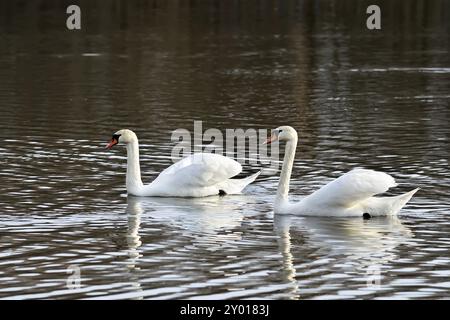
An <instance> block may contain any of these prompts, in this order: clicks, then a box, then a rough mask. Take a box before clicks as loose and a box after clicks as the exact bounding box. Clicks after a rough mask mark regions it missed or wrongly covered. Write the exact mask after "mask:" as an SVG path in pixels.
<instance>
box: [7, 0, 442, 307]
mask: <svg viewBox="0 0 450 320" xmlns="http://www.w3.org/2000/svg"><path fill="white" fill-rule="evenodd" d="M37 2H39V1H37ZM149 3H156V5H155V8H153V9H148V8H147V9H146V10H149V11H148V12H149V15H148V16H147V18H148V17H150V18H148V19H149V20H148V21H149V22H145V21H147V20H145V21H144V20H142V19H140V18H139V19H138V18H137V16H139V12H140V10H141V9H142V8H139V7H138V5H131V4H130V5H128V6H129V7H128V11H127V12H128V15H129V16H125V17H121V18H120V19H119V20H120V21H121V22H124V21H125V22H126V23H125V24H124V25H122V24H120V27H118V26H116V25H115V24H114V23H113V21H103V20H102V21H103V23H102V24H100V25H99V26H97V25H96V24H93V22H92V21H91V20H88V23H91V24H90V26H91V28H90V29H89V28H87V30H84V31H82V32H80V33H78V34H68V33H67V32H66V31H64V30H60V29H58V28H57V27H56V26H55V25H53V24H52V23H53V22H52V21H53V20H51V19H50V20H48V21H47V22H42V21H41V22H39V21H35V20H30V19H27V16H26V15H27V12H30V11H27V10H25V11H20V10H18V11H15V12H16V13H15V15H16V16H14V19H10V20H7V19H4V20H0V22H1V23H0V31H1V32H0V40H1V42H2V43H3V44H5V45H2V46H1V47H0V69H1V70H2V72H1V73H0V133H1V135H2V143H1V144H0V164H1V170H0V176H1V181H2V183H1V184H2V192H1V193H0V208H1V209H0V213H1V214H0V283H1V285H0V298H16V299H30V298H38V299H41V298H58V299H60V298H130V299H141V298H145V299H154V298H157V299H172V298H208V299H209V298H220V299H222V298H271V299H320V298H449V296H450V295H449V292H450V280H449V276H450V269H449V262H450V261H449V260H450V237H449V232H450V222H449V219H448V217H449V216H448V214H449V211H448V207H449V204H450V198H449V195H448V186H449V185H450V178H449V170H448V159H449V149H448V138H449V131H450V130H449V127H450V126H449V115H450V113H449V109H448V108H449V101H450V95H449V91H448V83H449V80H450V61H449V56H448V49H449V43H448V37H447V36H446V35H447V34H446V30H447V29H446V27H445V26H446V25H447V26H448V21H449V19H444V18H442V19H443V20H439V19H438V18H436V17H439V15H437V16H433V14H435V11H436V10H437V11H442V12H449V11H450V10H441V9H442V8H441V7H446V6H447V4H446V3H445V2H440V1H435V5H433V6H430V12H431V13H430V14H431V15H432V16H433V17H434V18H433V19H429V20H427V21H428V22H426V23H425V22H424V24H425V25H426V28H424V29H422V26H419V25H411V28H410V29H408V30H401V31H399V30H398V29H397V27H398V26H397V25H396V24H395V23H393V22H391V23H393V25H392V26H393V28H394V27H395V28H394V29H395V30H396V31H395V32H388V31H386V32H384V33H383V34H381V35H376V36H373V35H372V34H371V33H367V31H365V30H361V29H359V28H358V27H355V28H350V29H348V28H347V27H348V25H347V24H346V23H345V22H343V21H341V20H339V22H338V25H337V26H336V25H335V24H334V22H336V21H335V20H333V19H331V18H330V17H328V16H325V17H322V16H321V17H322V18H318V20H317V21H316V22H314V21H313V20H312V18H311V17H309V16H307V15H306V14H305V13H304V12H305V11H304V10H306V12H309V11H308V10H315V9H314V8H315V7H313V5H312V3H311V2H310V1H301V3H302V4H303V5H304V7H302V8H303V9H299V10H297V11H295V12H296V13H295V14H288V15H287V16H285V15H284V14H285V13H283V12H284V11H283V10H281V9H282V7H280V11H279V12H278V11H275V12H277V13H274V12H273V11H271V10H269V11H267V12H266V11H264V10H263V12H260V13H259V14H260V15H262V16H263V18H264V19H262V20H258V19H255V20H253V18H252V17H251V16H249V17H248V18H245V16H244V17H241V19H242V20H240V21H241V24H238V25H239V28H238V27H236V23H235V22H233V21H234V20H233V21H228V20H226V19H225V18H224V17H227V14H226V13H224V11H223V10H225V12H226V8H225V9H223V8H222V9H220V8H219V9H214V7H211V6H208V5H199V6H197V7H193V8H191V9H190V10H191V11H186V10H187V9H186V8H184V7H182V8H180V9H179V10H180V14H179V15H175V13H174V11H172V9H173V8H172V9H170V8H167V7H165V6H162V7H161V6H160V4H159V2H158V1H155V2H151V1H150V2H149ZM280 3H281V2H280ZM284 3H289V4H292V3H294V2H290V1H286V2H284ZM336 3H337V2H336ZM336 3H335V5H336ZM253 5H254V4H253ZM0 6H4V8H3V9H4V10H0V15H2V17H3V15H4V14H3V13H1V12H7V13H8V12H9V14H12V13H11V12H10V11H8V10H11V8H9V7H8V6H6V5H5V4H1V5H0ZM250 6H251V5H250ZM343 6H344V7H341V5H336V6H335V7H333V6H331V7H328V6H326V7H325V8H322V9H323V10H325V11H324V12H336V13H342V14H346V13H348V12H346V10H347V9H348V8H346V7H345V5H343ZM447 7H448V6H447ZM183 8H184V9H183ZM208 8H210V9H211V10H212V11H211V12H212V13H210V14H211V15H212V16H211V17H212V18H211V20H207V21H204V20H201V19H196V20H195V19H194V20H192V19H189V17H191V18H192V16H194V17H197V18H198V17H201V16H202V15H203V14H204V13H205V11H204V10H208ZM41 9H42V8H41ZM110 9H111V12H115V11H114V10H113V9H112V8H110ZM241 9H242V8H241ZM42 10H44V11H45V12H47V11H48V12H50V14H51V15H55V16H56V14H57V13H55V12H56V11H57V10H56V9H55V8H53V9H52V8H51V7H50V8H44V9H42ZM46 10H47V11H46ZM93 10H94V9H93ZM214 10H218V13H217V15H218V18H217V17H216V14H215V13H214V12H216V11H214ZM242 10H246V9H245V8H244V9H242ZM302 10H303V11H302ZM327 10H328V11H327ZM330 10H331V11H330ZM333 10H334V11H333ZM341 11H342V12H341ZM175 12H176V11H175ZM207 12H209V11H207ZM190 15H192V16H190ZM206 16H208V15H206ZM232 18H233V19H234V18H235V17H234V16H233V15H232ZM88 19H91V18H88ZM101 19H106V18H105V17H102V18H101ZM217 19H218V20H217ZM236 19H237V18H236ZM122 20H123V21H122ZM171 21H172V23H171ZM173 21H178V22H179V24H175V23H173ZM255 21H256V22H255ZM267 21H271V23H272V24H271V25H268V24H267ZM408 21H411V20H408ZM430 21H431V22H430ZM433 21H434V22H433ZM444 22H445V23H444ZM55 23H56V22H55ZM427 23H428V24H427ZM33 24H36V25H33ZM399 25H400V22H399ZM26 26H28V28H26ZM33 26H35V27H36V28H34V27H33ZM95 26H97V27H98V29H96V28H95ZM187 26H189V27H187ZM29 28H31V29H32V30H30V29H29ZM335 28H337V29H335ZM112 31H114V32H112ZM193 120H203V121H204V122H203V127H204V129H207V128H210V127H214V128H218V129H221V130H225V129H226V128H243V129H247V128H273V127H276V126H278V125H282V124H289V125H292V126H294V127H296V128H297V129H298V130H299V137H300V139H299V148H298V151H297V159H296V162H295V165H294V172H293V179H292V180H293V181H292V188H291V192H292V194H293V198H294V199H296V198H300V197H301V196H304V195H306V194H308V193H310V192H312V191H313V190H315V189H316V188H317V187H318V186H320V185H322V184H323V183H325V182H326V181H328V180H329V179H331V178H335V177H337V176H339V175H340V174H342V173H343V172H346V171H348V170H349V169H351V168H353V167H366V168H371V169H378V170H383V171H386V172H388V173H390V174H392V175H393V176H394V177H395V178H396V180H397V181H398V182H399V183H400V186H399V187H398V188H397V189H396V190H392V194H398V193H400V192H404V191H407V190H410V189H412V188H414V187H416V186H420V187H421V188H422V189H421V190H420V191H419V192H418V193H417V196H415V197H414V198H413V200H412V201H411V202H410V203H409V204H408V205H407V207H406V208H405V209H404V210H403V211H402V215H401V216H400V217H399V218H376V219H372V220H369V221H365V220H360V219H334V218H333V219H323V218H301V217H289V216H288V217H279V216H274V215H273V211H272V202H273V197H274V194H275V190H276V185H277V176H274V175H265V176H261V178H259V179H258V180H257V182H256V183H254V184H252V185H251V186H250V187H248V188H247V189H246V191H245V194H243V195H239V196H228V197H211V198H205V199H158V198H156V199H151V198H149V199H141V198H134V197H127V196H126V194H125V186H124V175H125V150H124V149H123V148H120V147H118V148H116V149H114V150H113V151H111V152H108V151H106V150H104V145H105V143H106V141H107V139H108V138H110V135H111V134H112V133H113V132H114V131H116V130H117V129H120V128H124V127H128V128H131V129H133V130H135V131H136V133H137V134H138V136H139V138H140V143H141V162H142V163H141V166H142V172H143V174H144V177H143V180H144V182H145V181H151V179H153V178H154V177H155V176H156V175H157V173H158V172H160V171H161V170H162V169H164V168H165V167H167V166H169V165H170V164H171V160H170V152H171V150H172V147H173V146H174V143H173V142H171V141H170V134H171V132H172V130H174V129H177V128H187V129H192V128H193ZM244 167H245V171H246V173H248V172H254V171H255V170H256V169H259V167H260V166H258V165H256V166H253V167H250V166H248V165H246V166H244ZM70 266H78V267H79V268H80V272H81V287H80V288H75V289H70V287H68V286H67V285H68V279H69V276H70V274H69V273H68V268H69V267H70ZM374 270H379V271H380V285H379V286H377V285H370V284H371V283H370V275H371V272H373V271H374ZM368 282H369V285H368Z"/></svg>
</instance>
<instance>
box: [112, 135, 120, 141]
mask: <svg viewBox="0 0 450 320" xmlns="http://www.w3.org/2000/svg"><path fill="white" fill-rule="evenodd" d="M120 136H121V134H113V136H112V138H113V139H114V140H116V141H119V137H120Z"/></svg>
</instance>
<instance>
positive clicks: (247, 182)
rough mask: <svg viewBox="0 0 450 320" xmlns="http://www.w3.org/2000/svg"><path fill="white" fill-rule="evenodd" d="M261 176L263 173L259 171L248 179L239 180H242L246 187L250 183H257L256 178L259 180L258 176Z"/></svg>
mask: <svg viewBox="0 0 450 320" xmlns="http://www.w3.org/2000/svg"><path fill="white" fill-rule="evenodd" d="M260 174H261V171H258V172H256V173H254V174H252V175H251V176H248V177H246V178H243V179H239V180H241V181H242V182H244V183H245V186H248V185H249V184H250V183H252V182H253V181H255V180H256V178H258V176H259V175H260Z"/></svg>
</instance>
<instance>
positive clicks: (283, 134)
mask: <svg viewBox="0 0 450 320" xmlns="http://www.w3.org/2000/svg"><path fill="white" fill-rule="evenodd" d="M291 140H297V131H295V129H294V128H292V127H290V126H281V127H278V128H276V129H273V130H272V135H271V136H270V138H268V139H267V140H266V141H265V142H264V144H271V143H272V142H275V141H291Z"/></svg>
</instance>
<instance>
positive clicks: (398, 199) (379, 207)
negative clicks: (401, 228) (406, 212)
mask: <svg viewBox="0 0 450 320" xmlns="http://www.w3.org/2000/svg"><path fill="white" fill-rule="evenodd" d="M419 189H420V188H416V189H414V190H411V191H409V192H407V193H404V194H401V195H399V196H394V197H371V198H369V199H367V200H366V201H365V202H364V206H363V209H364V211H365V212H367V213H369V214H371V215H374V216H390V215H396V214H397V213H398V212H399V211H400V210H401V209H402V208H403V207H404V206H405V204H406V203H407V202H408V201H409V200H411V198H412V196H413V195H414V194H415V193H416V192H417V191H419Z"/></svg>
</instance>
